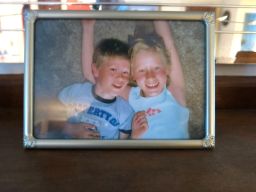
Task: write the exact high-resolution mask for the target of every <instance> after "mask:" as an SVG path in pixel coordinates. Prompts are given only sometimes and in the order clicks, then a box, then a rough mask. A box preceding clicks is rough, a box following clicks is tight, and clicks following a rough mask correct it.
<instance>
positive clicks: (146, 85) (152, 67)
mask: <svg viewBox="0 0 256 192" xmlns="http://www.w3.org/2000/svg"><path fill="white" fill-rule="evenodd" d="M167 75H168V69H167V67H166V65H165V64H164V61H163V59H162V57H161V55H160V54H159V53H158V52H156V51H149V50H140V51H138V52H137V54H136V55H134V57H133V60H132V78H133V80H135V81H136V83H137V85H138V86H139V87H140V88H141V90H142V94H143V96H144V97H152V96H157V95H159V94H160V93H161V92H162V91H163V89H164V88H165V86H166V83H167Z"/></svg>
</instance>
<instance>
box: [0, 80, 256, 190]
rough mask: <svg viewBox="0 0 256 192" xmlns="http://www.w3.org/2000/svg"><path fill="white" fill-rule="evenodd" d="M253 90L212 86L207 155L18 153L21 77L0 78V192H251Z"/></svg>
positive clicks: (249, 85) (255, 134)
mask: <svg viewBox="0 0 256 192" xmlns="http://www.w3.org/2000/svg"><path fill="white" fill-rule="evenodd" d="M255 88H256V78H254V77H217V78H216V101H217V103H216V108H217V110H216V148H215V149H213V150H161V149H160V150H117V149H115V150H114V149H113V150H86V149H73V150H71V149H69V150H67V149H52V150H49V149H47V150H46V149H44V150H39V149H36V150H35V149H33V150H25V149H23V104H22V101H23V75H0V90H1V92H0V93H1V94H0V128H1V132H0V145H1V153H0V159H1V163H0V191H1V192H13V191H19V192H20V191H21V192H23V191H24V192H29V191H31V192H32V191H33V192H35V191H37V192H41V191H42V192H45V191H47V192H51V191H52V192H56V191H83V192H84V191H131V192H134V191H143V192H144V191H207V192H215V191H225V192H226V191H232V192H241V191H246V192H254V191H256V185H255V178H256V163H255V162H256V148H255V146H256V139H255V138H256V130H255V124H256V118H255V117H256V102H255V97H253V96H254V95H255V91H256V89H255ZM237 101H240V102H237Z"/></svg>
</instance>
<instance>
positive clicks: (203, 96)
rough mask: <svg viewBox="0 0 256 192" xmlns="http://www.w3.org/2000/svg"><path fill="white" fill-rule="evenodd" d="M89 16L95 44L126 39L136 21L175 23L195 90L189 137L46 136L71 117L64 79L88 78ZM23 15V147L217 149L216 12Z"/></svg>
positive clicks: (189, 102) (190, 95) (189, 88)
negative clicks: (64, 103) (84, 57)
mask: <svg viewBox="0 0 256 192" xmlns="http://www.w3.org/2000/svg"><path fill="white" fill-rule="evenodd" d="M87 19H88V20H91V19H93V20H95V21H96V24H95V34H94V36H95V37H96V38H95V37H94V38H95V39H96V40H94V41H96V42H95V44H97V43H98V42H99V39H102V38H111V37H114V38H119V39H121V40H122V41H127V39H125V38H127V36H129V35H130V34H131V33H132V32H133V31H134V26H135V24H137V23H141V22H142V23H147V22H152V21H156V20H166V21H167V22H168V23H169V24H170V25H171V28H172V33H173V36H174V40H175V45H176V47H177V50H178V53H179V56H180V60H181V63H182V67H183V71H184V77H185V81H186V92H187V93H188V94H187V98H188V99H187V108H188V109H189V115H190V120H189V126H188V129H189V135H190V137H189V138H187V139H184V138H175V139H168V138H167V139H155V138H152V139H125V140H121V139H107V140H104V139H81V138H66V137H64V136H63V138H62V137H60V136H58V137H54V136H49V137H48V136H45V135H47V134H48V133H49V132H50V130H51V129H52V130H54V131H56V130H57V129H60V130H61V128H62V125H63V124H61V123H62V121H64V123H65V121H66V119H63V117H62V115H63V114H64V113H65V112H64V111H63V109H60V107H59V103H60V102H59V101H58V98H57V95H58V93H59V92H60V91H61V89H63V88H64V87H65V86H68V85H70V84H72V83H79V82H82V81H84V78H83V76H82V72H81V71H82V69H81V62H82V61H81V54H82V43H81V42H82V41H81V38H82V27H81V20H87ZM24 20H25V72H24V138H23V139H24V141H23V145H24V148H93V149H96V148H101V149H108V148H122V149H125V148H129V149H153V148H156V149H163V148H167V149H171V148H175V149H180V148H187V149H198V148H214V146H215V67H214V66H215V63H214V59H215V51H214V44H215V35H214V34H215V31H214V25H215V24H214V21H215V18H214V13H212V12H169V11H164V12H160V11H123V12H121V11H61V10H56V11H45V10H44V11H42V10H26V11H25V12H24ZM97 23H98V24H97ZM187 82H188V83H187ZM160 120H161V119H160ZM170 123H171V122H170ZM170 123H169V122H168V123H167V124H170ZM38 127H39V128H38ZM56 127H57V128H56ZM54 131H53V132H54ZM57 132H58V131H57ZM54 134H55V133H54ZM54 134H53V135H54ZM42 135H44V136H42Z"/></svg>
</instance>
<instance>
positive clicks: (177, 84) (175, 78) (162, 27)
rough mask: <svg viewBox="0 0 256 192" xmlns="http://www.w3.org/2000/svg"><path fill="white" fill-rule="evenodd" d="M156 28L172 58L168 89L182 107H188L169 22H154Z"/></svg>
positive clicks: (182, 76) (179, 63)
mask: <svg viewBox="0 0 256 192" xmlns="http://www.w3.org/2000/svg"><path fill="white" fill-rule="evenodd" d="M154 27H155V30H156V32H157V34H158V35H160V36H161V37H162V38H163V40H164V44H165V47H166V49H167V51H168V54H169V55H170V57H171V60H170V61H171V67H170V74H169V76H170V85H169V87H168V89H169V90H170V91H171V93H172V94H173V96H174V97H175V99H176V100H177V101H178V102H179V103H180V104H181V105H183V106H186V97H185V81H184V75H183V71H182V66H181V62H180V59H179V54H178V52H177V49H176V47H175V43H174V40H173V37H172V32H171V29H170V25H169V23H168V22H167V21H154Z"/></svg>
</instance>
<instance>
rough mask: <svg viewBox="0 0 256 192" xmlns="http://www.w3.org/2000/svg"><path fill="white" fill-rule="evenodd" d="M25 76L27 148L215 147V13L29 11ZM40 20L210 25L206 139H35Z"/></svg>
mask: <svg viewBox="0 0 256 192" xmlns="http://www.w3.org/2000/svg"><path fill="white" fill-rule="evenodd" d="M24 18H25V31H26V36H25V38H26V42H25V74H24V147H25V148H136V149H138V148H144V149H145V148H214V146H215V63H214V58H215V55H214V54H215V51H214V44H215V33H214V26H215V23H214V22H215V18H214V13H211V12H156V11H154V12H147V11H143V12H140V11H128V12H117V11H88V12H86V11H26V12H25V14H24ZM38 18H49V19H51V18H52V19H54V18H55V19H56V18H68V19H72V18H81V19H82V18H84V19H86V18H87V19H89V18H91V19H129V20H132V19H135V20H136V19H144V20H156V19H158V20H161V19H166V20H192V21H193V20H197V21H198V20H201V21H204V23H205V26H206V40H205V41H206V69H205V70H206V85H205V86H206V93H205V94H206V95H205V98H206V110H205V114H206V115H205V116H206V117H205V118H206V119H205V132H206V134H205V137H204V138H203V139H200V140H190V139H189V140H85V139H84V140H83V139H72V140H69V139H57V140H53V139H37V138H35V137H34V136H33V100H34V98H33V84H34V82H33V76H34V74H33V69H34V26H35V25H34V24H35V21H36V19H38Z"/></svg>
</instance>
